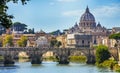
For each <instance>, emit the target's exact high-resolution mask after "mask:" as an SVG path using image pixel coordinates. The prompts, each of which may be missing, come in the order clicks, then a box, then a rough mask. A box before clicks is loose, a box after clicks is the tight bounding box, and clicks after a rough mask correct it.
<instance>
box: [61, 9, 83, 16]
mask: <svg viewBox="0 0 120 73" xmlns="http://www.w3.org/2000/svg"><path fill="white" fill-rule="evenodd" d="M83 12H84V10H72V11H65V12H63V13H62V15H63V16H80V15H81V14H82V13H83Z"/></svg>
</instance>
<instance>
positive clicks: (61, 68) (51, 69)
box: [0, 62, 116, 73]
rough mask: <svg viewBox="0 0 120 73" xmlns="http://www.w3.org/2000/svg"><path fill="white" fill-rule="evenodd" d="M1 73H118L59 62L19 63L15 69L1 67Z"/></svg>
mask: <svg viewBox="0 0 120 73" xmlns="http://www.w3.org/2000/svg"><path fill="white" fill-rule="evenodd" d="M0 73H116V72H113V71H111V70H109V69H105V68H98V67H96V66H94V65H87V64H83V63H70V64H69V65H59V64H58V63H57V62H42V64H41V65H31V63H30V62H17V63H15V67H3V66H1V67H0Z"/></svg>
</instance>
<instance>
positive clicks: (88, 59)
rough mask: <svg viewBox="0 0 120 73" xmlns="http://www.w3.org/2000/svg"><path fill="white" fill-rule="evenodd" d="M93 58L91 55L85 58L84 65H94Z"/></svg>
mask: <svg viewBox="0 0 120 73" xmlns="http://www.w3.org/2000/svg"><path fill="white" fill-rule="evenodd" d="M95 62H96V61H95V56H93V55H90V56H88V57H87V61H86V63H87V64H95Z"/></svg>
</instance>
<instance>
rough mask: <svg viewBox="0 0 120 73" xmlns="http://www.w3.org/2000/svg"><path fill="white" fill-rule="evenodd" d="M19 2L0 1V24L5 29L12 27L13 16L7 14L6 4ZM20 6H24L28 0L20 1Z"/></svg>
mask: <svg viewBox="0 0 120 73" xmlns="http://www.w3.org/2000/svg"><path fill="white" fill-rule="evenodd" d="M18 1H19V0H0V24H1V25H2V26H4V27H5V28H6V29H8V28H10V26H11V25H12V19H13V18H14V17H13V15H9V14H7V10H8V8H9V7H8V6H7V3H9V2H13V3H18ZM20 1H21V3H22V5H25V4H26V3H27V1H29V0H20Z"/></svg>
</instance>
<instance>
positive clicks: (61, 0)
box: [57, 0, 77, 2]
mask: <svg viewBox="0 0 120 73" xmlns="http://www.w3.org/2000/svg"><path fill="white" fill-rule="evenodd" d="M57 1H58V2H75V1H77V0H57Z"/></svg>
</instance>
